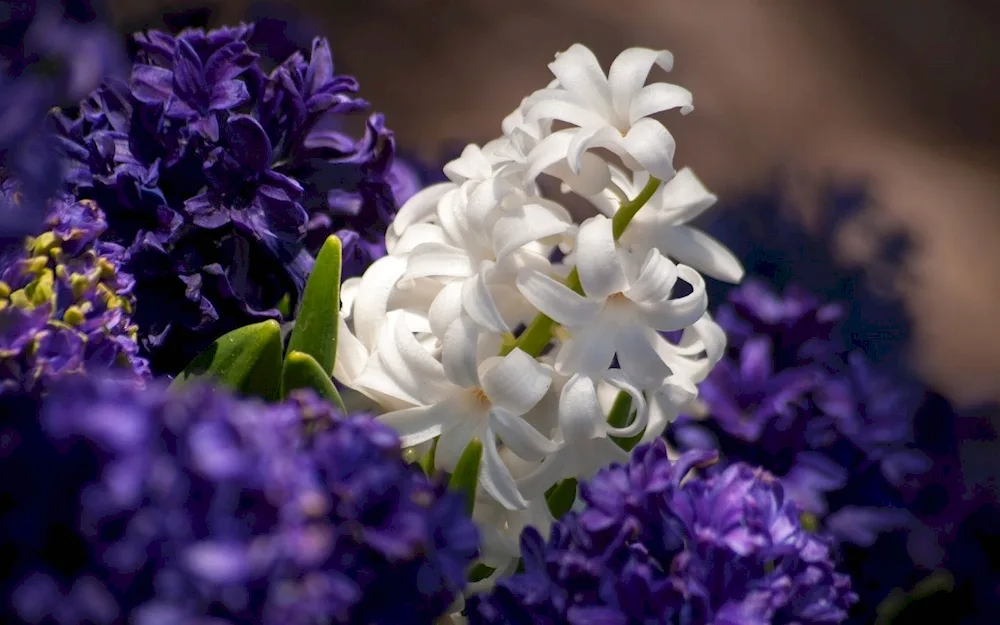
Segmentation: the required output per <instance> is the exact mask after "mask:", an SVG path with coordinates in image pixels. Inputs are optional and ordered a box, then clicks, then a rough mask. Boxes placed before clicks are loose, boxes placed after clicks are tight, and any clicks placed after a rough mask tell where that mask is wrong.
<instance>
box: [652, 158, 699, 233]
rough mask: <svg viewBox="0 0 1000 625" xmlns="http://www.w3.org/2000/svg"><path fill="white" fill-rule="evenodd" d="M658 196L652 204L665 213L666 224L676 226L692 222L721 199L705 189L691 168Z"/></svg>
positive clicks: (659, 192) (672, 180) (670, 182)
mask: <svg viewBox="0 0 1000 625" xmlns="http://www.w3.org/2000/svg"><path fill="white" fill-rule="evenodd" d="M643 184H645V182H643ZM640 188H642V187H641V186H640ZM657 196H658V197H657ZM657 196H654V197H653V199H652V200H650V202H651V203H655V206H656V209H657V211H658V212H662V213H663V218H664V220H665V221H666V222H668V223H671V224H675V225H679V224H684V223H687V222H689V221H691V220H692V219H694V218H695V217H697V216H698V215H700V214H702V213H703V212H705V211H706V210H707V209H709V208H710V207H712V206H713V205H714V204H715V202H716V201H717V200H718V199H719V198H717V197H716V196H715V194H714V193H712V192H711V191H709V190H708V189H706V188H705V185H704V184H702V182H701V180H699V179H698V177H697V176H696V175H695V174H694V171H693V170H692V169H691V168H690V167H685V168H684V169H682V170H680V171H679V172H677V175H676V176H674V177H673V178H671V179H670V181H668V182H667V183H666V184H664V185H663V186H662V187H660V189H659V191H658V192H657Z"/></svg>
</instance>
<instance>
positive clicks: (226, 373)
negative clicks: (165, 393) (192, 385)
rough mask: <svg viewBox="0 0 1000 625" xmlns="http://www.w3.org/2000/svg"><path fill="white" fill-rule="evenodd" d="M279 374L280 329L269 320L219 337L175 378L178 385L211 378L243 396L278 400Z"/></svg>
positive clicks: (175, 384) (175, 383)
mask: <svg viewBox="0 0 1000 625" xmlns="http://www.w3.org/2000/svg"><path fill="white" fill-rule="evenodd" d="M280 375H281V327H280V326H279V325H278V322H277V321H274V320H268V321H262V322H260V323H254V324H252V325H248V326H243V327H242V328H237V329H235V330H233V331H232V332H229V333H227V334H224V335H222V336H221V337H219V339H218V340H216V341H215V342H214V343H212V344H211V345H210V346H209V347H208V349H206V350H205V351H203V352H202V353H200V354H198V355H197V356H196V357H195V358H194V360H192V361H191V363H190V364H189V365H188V366H187V367H185V368H184V370H183V371H181V372H180V374H178V376H177V377H176V378H175V379H174V382H173V384H171V386H181V385H183V384H186V383H188V382H190V381H191V380H194V379H198V378H213V379H215V380H217V381H219V382H221V383H222V384H223V385H225V386H228V387H230V388H232V389H234V390H236V391H238V392H240V393H242V394H244V395H257V396H259V397H262V398H264V399H266V400H268V401H277V400H278V398H279V392H280V390H281V389H280V386H279V381H280Z"/></svg>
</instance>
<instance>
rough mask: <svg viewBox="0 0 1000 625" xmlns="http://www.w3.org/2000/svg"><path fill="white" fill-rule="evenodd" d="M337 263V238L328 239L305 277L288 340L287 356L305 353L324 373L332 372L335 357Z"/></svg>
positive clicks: (338, 282)
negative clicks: (307, 277)
mask: <svg viewBox="0 0 1000 625" xmlns="http://www.w3.org/2000/svg"><path fill="white" fill-rule="evenodd" d="M341 260H342V259H341V247H340V239H338V238H337V237H335V236H330V237H329V238H327V240H326V243H324V244H323V249H321V250H320V251H319V256H317V257H316V264H315V265H313V270H312V273H310V274H309V281H308V282H306V288H305V291H304V292H303V293H302V305H301V306H300V307H299V314H298V317H296V319H295V329H293V330H292V336H291V338H289V339H288V353H289V354H290V353H292V352H293V351H296V352H302V353H303V354H309V355H310V356H312V357H313V358H315V359H316V362H318V363H319V365H320V367H321V368H322V369H323V371H326V372H327V373H328V374H332V373H333V365H334V361H335V360H336V358H337V318H338V317H339V315H340V266H341Z"/></svg>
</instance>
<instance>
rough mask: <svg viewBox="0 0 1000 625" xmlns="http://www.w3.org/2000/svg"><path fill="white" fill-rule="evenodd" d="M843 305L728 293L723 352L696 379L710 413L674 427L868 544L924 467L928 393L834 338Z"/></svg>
mask: <svg viewBox="0 0 1000 625" xmlns="http://www.w3.org/2000/svg"><path fill="white" fill-rule="evenodd" d="M842 314H843V309H842V307H841V306H839V305H837V304H829V303H823V302H822V301H820V300H819V298H817V297H815V296H813V295H811V294H809V293H807V292H805V291H804V290H802V289H797V288H790V289H788V290H787V291H786V292H785V293H784V294H781V295H779V294H776V293H774V292H773V291H771V290H770V288H769V287H767V286H766V285H765V284H763V283H762V282H759V281H748V282H747V283H745V284H744V285H742V286H741V287H739V288H737V289H735V290H734V291H732V292H731V293H730V296H729V305H728V306H723V307H722V308H721V309H720V310H719V311H718V312H717V315H716V319H717V320H718V322H719V324H720V325H721V326H722V327H723V328H725V330H726V333H727V336H728V338H729V342H728V345H727V355H726V357H725V358H723V359H722V361H720V363H719V364H718V365H717V366H716V368H715V369H714V370H713V371H712V372H711V373H710V374H709V376H708V378H707V379H706V380H705V381H704V382H703V383H702V385H701V388H700V391H701V395H700V399H701V401H702V402H703V404H704V408H705V411H706V412H707V418H705V417H693V416H685V417H682V418H680V419H679V420H678V421H677V422H676V423H675V424H674V426H673V429H672V432H671V436H672V437H673V440H674V441H675V442H676V443H677V444H678V446H679V447H681V448H684V449H686V448H698V449H719V450H720V451H721V452H722V456H723V463H722V466H724V465H725V464H726V463H727V462H738V461H742V462H749V463H752V464H755V465H760V466H763V467H765V468H767V469H768V470H770V471H772V472H773V473H774V474H775V475H777V476H779V477H780V478H781V480H782V482H783V485H784V488H785V489H786V491H788V493H789V495H790V496H791V497H792V498H793V499H795V500H796V501H798V502H799V504H800V505H802V506H803V508H804V509H805V511H806V512H808V513H809V514H810V515H812V516H813V517H816V518H817V519H822V521H823V525H824V527H826V528H827V529H828V530H829V531H831V532H832V533H833V534H834V535H835V536H837V537H838V538H839V539H841V540H846V541H850V542H853V543H855V544H859V545H871V544H872V543H873V542H874V541H875V539H876V538H877V536H878V533H879V532H881V531H885V530H889V529H894V528H898V527H901V526H903V525H905V524H906V523H907V522H908V520H909V514H908V513H907V512H906V511H905V510H904V505H903V504H904V501H903V499H902V495H901V494H900V490H901V489H904V490H905V489H906V488H915V487H916V486H917V485H918V484H919V476H920V475H921V474H922V473H923V472H925V471H926V470H927V469H929V468H930V461H929V458H928V457H927V456H926V455H925V454H923V453H922V452H920V451H919V450H918V449H916V448H915V445H914V444H913V443H914V432H913V416H914V414H915V411H916V409H917V407H918V406H919V403H920V401H921V400H922V399H923V397H922V395H921V394H920V393H919V392H917V390H919V389H915V388H913V387H911V386H908V385H907V384H906V382H905V380H901V379H900V378H898V377H897V376H895V375H892V374H886V373H883V372H881V371H880V370H879V369H878V367H876V366H875V365H874V364H873V363H871V362H870V361H869V360H868V359H867V357H866V356H865V354H864V353H863V352H861V351H860V350H852V349H848V348H847V347H846V346H845V345H843V344H842V342H841V341H839V340H838V339H837V334H836V332H835V330H836V329H837V325H838V323H839V321H840V320H841V317H842Z"/></svg>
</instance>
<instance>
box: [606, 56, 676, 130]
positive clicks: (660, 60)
mask: <svg viewBox="0 0 1000 625" xmlns="http://www.w3.org/2000/svg"><path fill="white" fill-rule="evenodd" d="M653 65H659V66H660V67H662V68H663V70H664V71H666V72H669V71H670V70H671V69H673V67H674V55H672V54H670V53H669V52H667V51H666V50H650V49H649V48H629V49H628V50H624V51H623V52H622V53H621V54H619V55H618V58H616V59H615V60H614V61H613V62H612V63H611V68H610V69H609V70H608V86H609V88H610V91H611V103H612V105H614V109H615V113H617V116H618V117H619V118H620V119H625V118H627V117H628V112H629V108H630V106H631V105H632V100H633V99H634V96H635V94H636V93H637V92H638V91H639V90H640V89H642V86H643V85H644V84H646V78H647V77H649V70H651V69H653Z"/></svg>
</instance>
